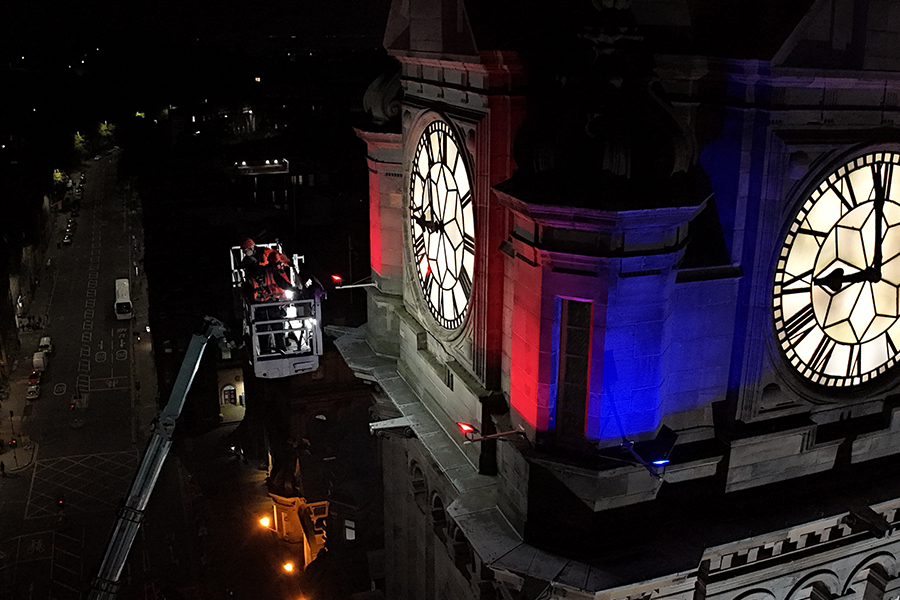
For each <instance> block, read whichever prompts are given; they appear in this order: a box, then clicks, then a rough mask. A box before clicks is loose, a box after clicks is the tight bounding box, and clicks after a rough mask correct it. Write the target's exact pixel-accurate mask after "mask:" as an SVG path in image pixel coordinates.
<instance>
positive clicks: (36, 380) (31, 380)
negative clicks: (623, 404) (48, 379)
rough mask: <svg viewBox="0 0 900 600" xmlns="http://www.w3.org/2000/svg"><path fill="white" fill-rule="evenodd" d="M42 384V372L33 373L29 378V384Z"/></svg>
mask: <svg viewBox="0 0 900 600" xmlns="http://www.w3.org/2000/svg"><path fill="white" fill-rule="evenodd" d="M40 382H41V372H40V371H32V372H31V375H29V376H28V383H30V384H38V383H40Z"/></svg>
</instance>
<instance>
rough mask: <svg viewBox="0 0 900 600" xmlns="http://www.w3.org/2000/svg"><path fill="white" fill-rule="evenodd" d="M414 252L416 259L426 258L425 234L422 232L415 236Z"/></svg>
mask: <svg viewBox="0 0 900 600" xmlns="http://www.w3.org/2000/svg"><path fill="white" fill-rule="evenodd" d="M413 254H415V256H416V261H421V260H422V259H423V258H425V234H424V233H420V234H419V235H417V236H416V237H415V238H413Z"/></svg>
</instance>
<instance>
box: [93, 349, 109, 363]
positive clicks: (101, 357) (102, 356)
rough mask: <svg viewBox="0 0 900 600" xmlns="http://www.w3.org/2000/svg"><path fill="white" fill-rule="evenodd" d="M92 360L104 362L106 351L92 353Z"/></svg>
mask: <svg viewBox="0 0 900 600" xmlns="http://www.w3.org/2000/svg"><path fill="white" fill-rule="evenodd" d="M94 360H95V361H96V362H98V363H102V362H106V352H105V351H103V350H101V351H100V352H97V353H96V354H94Z"/></svg>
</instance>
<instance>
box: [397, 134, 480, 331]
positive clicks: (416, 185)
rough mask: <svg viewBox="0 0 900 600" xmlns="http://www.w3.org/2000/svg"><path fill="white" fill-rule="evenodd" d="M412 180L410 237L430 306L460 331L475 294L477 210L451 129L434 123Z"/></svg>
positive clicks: (415, 163)
mask: <svg viewBox="0 0 900 600" xmlns="http://www.w3.org/2000/svg"><path fill="white" fill-rule="evenodd" d="M410 171H411V173H410V181H409V233H410V236H409V239H410V243H411V245H412V248H411V250H412V259H413V261H414V262H415V271H416V275H417V278H418V281H419V285H420V286H421V288H422V294H423V297H424V299H425V303H426V304H427V305H428V309H429V311H430V312H431V314H432V316H433V317H434V318H435V319H436V320H437V321H438V323H440V324H441V326H442V327H444V328H445V329H456V328H458V327H459V326H460V325H461V324H462V322H463V320H464V319H465V316H466V312H467V311H468V308H469V299H470V298H471V296H472V275H473V274H474V271H475V212H474V208H473V206H472V190H471V185H470V180H469V172H468V169H467V168H466V161H465V157H464V156H463V153H462V150H461V149H460V146H459V144H458V143H457V140H456V137H455V135H454V134H453V131H452V130H451V129H450V127H449V126H448V125H447V124H446V123H444V122H442V121H435V122H433V123H431V124H430V125H429V126H428V127H427V128H426V129H425V131H424V132H423V133H422V136H421V137H420V138H419V143H418V145H417V146H416V155H415V158H414V159H413V162H412V168H411V169H410Z"/></svg>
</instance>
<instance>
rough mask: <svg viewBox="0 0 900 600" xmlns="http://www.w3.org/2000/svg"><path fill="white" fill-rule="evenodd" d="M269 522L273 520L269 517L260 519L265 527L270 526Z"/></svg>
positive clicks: (260, 522)
mask: <svg viewBox="0 0 900 600" xmlns="http://www.w3.org/2000/svg"><path fill="white" fill-rule="evenodd" d="M269 523H271V521H270V520H269V517H263V518H262V519H260V520H259V524H260V525H262V526H263V527H268V526H269Z"/></svg>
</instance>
